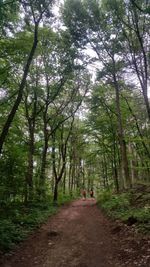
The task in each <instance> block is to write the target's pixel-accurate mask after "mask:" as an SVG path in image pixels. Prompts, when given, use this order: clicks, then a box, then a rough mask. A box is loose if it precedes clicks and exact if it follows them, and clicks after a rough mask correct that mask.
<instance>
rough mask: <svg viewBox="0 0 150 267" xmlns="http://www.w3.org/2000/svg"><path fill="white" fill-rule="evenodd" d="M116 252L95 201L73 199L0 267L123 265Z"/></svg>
mask: <svg viewBox="0 0 150 267" xmlns="http://www.w3.org/2000/svg"><path fill="white" fill-rule="evenodd" d="M116 249H118V244H117V243H116V242H115V241H114V240H113V238H112V223H111V222H110V221H109V220H108V219H107V218H105V217H104V215H103V214H102V213H101V211H100V210H99V209H98V207H97V206H96V201H95V200H91V199H87V200H86V201H83V200H77V201H74V202H73V203H71V204H70V205H67V206H64V207H63V208H61V209H60V211H59V212H58V214H57V215H55V216H53V217H51V218H50V219H49V221H48V222H47V223H46V224H45V225H43V226H42V227H41V228H40V229H39V231H37V232H35V233H34V234H33V235H32V236H31V237H29V238H28V240H26V241H25V242H24V243H23V244H22V245H21V246H20V247H19V248H18V251H16V252H15V254H14V255H13V256H12V257H11V258H8V259H5V260H4V262H3V263H2V267H34V266H35V267H73V266H74V267H118V266H119V267H122V266H126V265H121V264H120V263H117V260H116V259H117V257H116V256H117V253H116ZM118 250H119V249H118ZM127 266H128V267H133V266H136V265H133V264H131V265H130V264H128V265H127ZM139 266H142V267H144V266H148V265H139Z"/></svg>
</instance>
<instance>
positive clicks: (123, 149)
mask: <svg viewBox="0 0 150 267" xmlns="http://www.w3.org/2000/svg"><path fill="white" fill-rule="evenodd" d="M113 78H114V87H115V92H116V110H117V118H118V138H119V143H120V152H121V153H120V154H121V161H122V167H123V171H124V176H125V181H126V185H127V187H131V179H130V174H129V167H128V159H127V149H126V142H125V137H124V131H123V125H122V116H121V110H120V93H119V87H118V82H117V78H116V75H115V74H114V75H113Z"/></svg>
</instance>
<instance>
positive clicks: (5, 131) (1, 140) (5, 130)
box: [0, 22, 39, 154]
mask: <svg viewBox="0 0 150 267" xmlns="http://www.w3.org/2000/svg"><path fill="white" fill-rule="evenodd" d="M38 25H39V22H38V23H36V24H35V29H34V40H33V45H32V48H31V51H30V54H29V57H28V60H27V63H26V65H25V68H24V73H23V77H22V80H21V83H20V86H19V89H18V96H17V98H16V100H15V103H14V105H13V107H12V109H11V111H10V113H9V115H8V117H7V120H6V122H5V124H4V127H3V130H2V133H1V135H0V154H1V152H2V148H3V144H4V142H5V140H6V137H7V134H8V131H9V128H10V126H11V124H12V121H13V119H14V117H15V114H16V112H17V109H18V107H19V105H20V102H21V100H22V95H23V90H24V87H25V84H26V79H27V76H28V73H29V69H30V65H31V63H32V60H33V57H34V54H35V50H36V47H37V43H38Z"/></svg>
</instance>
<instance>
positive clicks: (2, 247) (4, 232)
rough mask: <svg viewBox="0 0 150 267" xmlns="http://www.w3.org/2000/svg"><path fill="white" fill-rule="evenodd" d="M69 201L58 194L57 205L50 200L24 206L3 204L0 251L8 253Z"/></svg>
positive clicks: (0, 222) (69, 198)
mask: <svg viewBox="0 0 150 267" xmlns="http://www.w3.org/2000/svg"><path fill="white" fill-rule="evenodd" d="M71 199H72V198H71V197H70V196H68V195H66V196H63V194H60V197H59V199H58V205H53V202H52V200H51V199H50V200H49V201H46V202H39V201H32V202H31V203H28V205H26V206H25V205H23V204H22V203H20V202H19V201H18V202H16V203H14V202H13V203H9V204H8V203H7V204H5V205H4V204H3V205H2V207H1V209H0V216H1V218H0V251H1V252H9V251H10V250H11V249H12V248H13V247H14V246H15V245H16V244H17V243H19V242H20V241H22V240H24V239H25V238H26V237H27V236H28V235H29V234H30V233H31V232H32V231H33V230H34V229H36V228H38V227H40V226H41V224H42V223H44V222H45V221H46V220H47V219H48V217H49V216H50V215H52V214H55V213H56V212H57V209H58V207H59V206H61V205H62V204H64V203H66V202H69V201H70V200H71Z"/></svg>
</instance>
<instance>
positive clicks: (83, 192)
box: [82, 189, 86, 200]
mask: <svg viewBox="0 0 150 267" xmlns="http://www.w3.org/2000/svg"><path fill="white" fill-rule="evenodd" d="M82 195H83V200H85V199H86V190H85V189H83V191H82Z"/></svg>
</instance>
